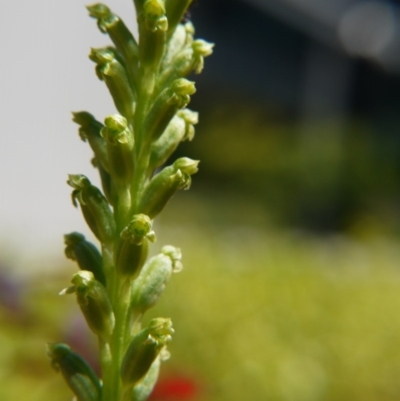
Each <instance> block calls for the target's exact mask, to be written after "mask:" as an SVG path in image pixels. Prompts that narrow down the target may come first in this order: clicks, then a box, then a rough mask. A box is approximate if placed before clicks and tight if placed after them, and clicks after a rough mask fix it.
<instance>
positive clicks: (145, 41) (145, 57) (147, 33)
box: [138, 0, 168, 69]
mask: <svg viewBox="0 0 400 401" xmlns="http://www.w3.org/2000/svg"><path fill="white" fill-rule="evenodd" d="M138 22H139V38H140V43H139V59H140V62H141V65H142V66H143V67H144V68H145V69H149V68H157V66H158V64H159V63H160V60H161V59H162V57H163V55H164V52H165V47H166V43H167V29H168V20H167V17H166V16H165V7H164V0H145V2H144V4H143V10H142V12H141V13H140V14H139V18H138Z"/></svg>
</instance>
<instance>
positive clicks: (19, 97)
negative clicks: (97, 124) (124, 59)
mask: <svg viewBox="0 0 400 401" xmlns="http://www.w3.org/2000/svg"><path fill="white" fill-rule="evenodd" d="M85 4H86V3H85V2H84V1H83V0H68V1H60V0H35V1H32V0H20V1H7V5H6V6H5V5H4V4H3V5H2V17H1V23H0V49H1V57H0V60H1V61H0V102H1V133H0V135H1V137H0V138H1V139H0V262H1V260H4V259H9V258H10V257H11V259H12V260H13V262H14V263H16V264H17V265H20V266H23V268H24V269H25V268H29V266H27V265H26V264H27V263H29V262H30V261H31V260H34V259H35V258H38V257H39V256H38V255H41V256H40V257H43V256H44V255H46V258H47V257H50V256H52V255H62V252H63V238H62V235H63V234H64V233H68V232H70V231H75V230H77V231H81V232H84V233H85V234H86V233H88V229H87V228H86V226H85V224H84V223H83V220H82V217H81V214H80V211H79V210H77V209H75V208H73V207H72V204H71V201H70V193H71V188H70V187H69V186H68V185H67V184H66V178H67V174H68V173H82V174H85V175H88V176H89V178H91V179H92V178H93V181H95V182H96V180H97V172H96V170H94V169H93V168H92V167H91V165H90V158H91V154H92V153H91V151H90V150H89V149H88V145H87V144H85V143H84V142H82V141H81V140H80V138H79V136H78V132H77V126H76V125H75V124H74V123H72V121H71V114H70V111H77V110H88V111H90V112H91V113H93V114H95V116H96V117H97V118H98V119H100V120H102V119H103V118H104V117H105V116H106V115H107V114H110V113H113V112H115V109H114V106H113V104H112V101H111V98H110V96H109V94H108V92H107V89H106V87H105V85H104V83H102V82H100V81H99V80H98V79H97V77H96V76H95V74H94V64H93V63H92V62H91V61H90V60H89V59H88V57H87V54H88V53H89V49H90V47H101V46H103V45H106V44H109V43H110V42H109V39H108V37H107V36H106V35H103V34H101V33H100V31H99V30H98V29H97V26H96V22H95V20H93V19H91V18H89V16H88V13H87V10H86V9H85V7H84V6H85ZM107 5H109V6H110V8H111V9H112V10H113V11H114V12H115V13H117V14H118V15H120V16H121V17H122V18H123V19H124V21H125V22H126V23H127V25H128V26H130V27H131V28H132V29H134V30H135V29H136V28H135V26H136V21H135V20H136V18H135V15H134V7H133V0H107ZM95 177H96V179H95ZM89 235H90V234H89ZM47 255H48V256H47Z"/></svg>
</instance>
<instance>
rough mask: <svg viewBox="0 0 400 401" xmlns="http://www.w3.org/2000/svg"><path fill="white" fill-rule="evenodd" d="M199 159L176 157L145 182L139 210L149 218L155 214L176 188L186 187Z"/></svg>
mask: <svg viewBox="0 0 400 401" xmlns="http://www.w3.org/2000/svg"><path fill="white" fill-rule="evenodd" d="M198 164H199V161H197V160H192V159H189V158H186V157H182V158H180V159H177V160H176V161H175V162H174V164H173V165H172V166H168V167H165V168H164V169H163V170H161V171H160V172H159V173H158V174H157V175H155V176H154V177H153V178H152V180H151V181H150V182H149V183H148V184H147V186H146V188H145V190H144V192H143V195H142V198H141V199H140V204H139V210H140V211H141V212H142V213H145V214H146V215H148V216H149V217H150V218H151V219H153V218H154V217H155V216H157V215H158V214H159V213H160V212H161V211H162V210H163V209H164V207H165V205H166V204H167V202H168V201H169V200H170V199H171V197H172V196H173V195H174V194H175V192H176V191H177V190H178V189H188V188H189V187H190V184H191V174H194V173H196V172H197V170H198V168H197V165H198Z"/></svg>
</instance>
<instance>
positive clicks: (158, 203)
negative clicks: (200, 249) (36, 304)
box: [48, 0, 213, 401]
mask: <svg viewBox="0 0 400 401" xmlns="http://www.w3.org/2000/svg"><path fill="white" fill-rule="evenodd" d="M190 3H191V0H134V4H135V7H136V13H137V22H138V31H139V34H138V36H139V37H138V41H137V40H136V38H135V37H134V36H133V35H132V33H131V32H130V31H129V29H128V28H127V27H126V25H125V24H124V22H123V21H122V20H121V19H120V18H119V17H118V16H117V15H115V14H114V13H113V12H112V11H111V10H110V9H109V8H108V7H107V6H105V5H104V4H94V5H91V6H88V7H87V9H88V10H89V14H90V16H91V17H93V18H95V19H96V20H97V25H98V27H99V29H100V31H101V32H103V33H105V34H108V36H109V38H110V39H111V41H112V43H113V45H112V46H108V47H105V48H101V49H92V50H91V52H90V55H89V58H90V59H91V60H92V61H93V62H94V63H95V64H96V67H95V71H96V74H97V76H98V78H99V79H100V80H101V81H104V83H105V84H106V86H107V88H108V90H109V92H110V94H111V96H112V98H113V101H114V104H115V107H116V109H117V111H118V113H117V114H111V115H109V116H107V117H106V118H105V119H104V123H101V122H100V121H98V120H96V119H95V117H94V116H93V115H92V114H90V113H88V112H86V111H80V112H76V113H73V121H74V122H76V123H77V124H78V125H79V135H80V137H81V139H82V140H83V141H85V142H88V144H89V145H90V147H91V149H92V150H93V152H94V158H93V165H94V166H95V167H96V168H97V169H98V172H99V175H100V179H101V186H102V188H101V189H99V188H97V187H96V186H95V185H93V184H92V183H91V182H90V180H89V179H88V178H87V177H86V176H84V175H79V174H71V175H70V176H69V178H68V181H67V182H68V184H69V185H70V186H71V187H72V188H73V191H72V201H73V204H74V205H75V206H76V207H79V208H80V209H81V211H82V214H83V217H84V219H85V221H86V223H87V225H88V226H89V228H90V230H91V231H92V233H93V234H94V236H95V237H96V238H97V240H98V241H99V243H100V250H99V249H98V247H97V246H96V245H94V244H93V243H91V242H89V241H87V240H86V239H85V237H84V235H82V234H80V233H77V232H73V233H70V234H67V235H65V245H66V248H65V254H66V256H67V258H69V259H72V260H74V261H76V262H77V264H78V266H79V269H80V271H79V272H78V273H76V274H74V275H73V278H72V285H71V286H70V287H68V288H65V289H64V290H62V291H61V294H75V295H76V299H77V302H78V305H79V307H80V309H81V311H82V313H83V315H84V317H85V319H86V322H87V324H88V326H89V328H90V329H91V331H92V332H93V333H95V334H96V335H97V337H98V340H99V352H100V364H101V378H99V377H98V376H97V374H96V373H95V372H94V370H93V369H92V368H91V367H90V365H89V364H88V363H87V362H86V361H85V360H84V359H83V358H82V357H81V356H80V355H78V354H77V353H75V352H73V351H72V350H71V348H70V347H69V346H68V345H66V344H61V343H53V344H49V346H48V354H49V357H50V359H51V364H52V366H53V367H54V368H55V369H56V370H57V371H60V372H61V373H62V375H63V376H64V378H65V380H66V382H67V384H68V386H69V387H70V388H71V390H72V391H73V392H74V394H75V397H76V398H77V400H78V401H122V400H123V401H144V400H146V399H147V397H148V396H149V394H150V393H151V391H152V389H153V387H154V385H155V383H156V381H157V377H158V371H159V368H160V362H161V361H162V360H164V359H167V358H168V356H169V353H168V351H167V349H166V346H167V344H168V342H169V341H170V340H171V335H172V334H173V332H174V330H173V328H172V323H171V320H170V319H169V318H161V317H160V318H155V319H152V320H151V321H150V322H149V324H148V325H147V326H145V327H143V326H142V318H143V315H144V314H145V312H146V311H147V310H148V309H150V308H151V307H152V306H154V305H155V304H156V303H157V301H158V299H159V298H160V296H161V294H162V292H163V291H164V288H165V286H166V284H167V282H168V281H169V279H170V277H171V275H172V273H174V272H178V271H180V270H181V269H182V263H181V252H180V250H179V249H178V248H175V247H173V246H170V245H167V246H164V247H162V249H161V252H160V253H159V254H158V255H155V256H153V257H151V258H148V254H149V246H150V244H151V243H153V242H154V241H155V239H156V237H155V233H154V231H153V229H152V226H153V220H154V218H155V217H156V216H157V215H158V214H159V213H160V212H161V211H162V210H163V208H164V206H165V205H166V204H167V202H168V201H169V199H170V198H171V197H172V196H173V195H174V193H175V192H176V191H177V190H179V189H189V187H190V184H191V180H192V177H191V176H192V175H193V174H195V173H196V172H197V170H198V163H199V162H198V161H196V160H192V159H189V158H186V157H182V158H179V159H177V160H175V161H174V162H173V163H172V164H171V165H169V166H167V167H162V166H163V165H164V163H166V162H167V161H168V159H169V158H170V156H171V155H172V154H173V152H174V151H175V149H176V148H177V146H178V145H179V143H180V142H182V141H185V140H192V139H193V136H194V125H195V124H197V122H198V114H197V113H196V112H194V111H192V110H190V109H188V108H186V107H187V105H188V104H189V102H190V97H191V95H193V94H194V93H195V91H196V89H195V85H194V83H193V82H191V81H189V80H188V79H186V78H185V77H187V76H188V75H189V74H190V73H192V72H194V73H196V74H198V73H200V72H201V71H202V69H203V65H204V58H205V57H207V56H209V55H210V54H211V53H212V48H213V44H211V43H208V42H206V41H204V40H201V39H194V27H193V24H192V23H191V22H187V21H185V18H184V15H185V13H186V12H187V9H188V7H189V6H190Z"/></svg>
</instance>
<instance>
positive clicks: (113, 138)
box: [101, 114, 134, 183]
mask: <svg viewBox="0 0 400 401" xmlns="http://www.w3.org/2000/svg"><path fill="white" fill-rule="evenodd" d="M104 124H105V127H103V128H102V130H101V136H102V137H103V138H104V139H105V140H106V142H107V151H108V158H109V164H110V173H111V174H112V175H113V178H114V179H115V180H117V181H122V182H124V183H129V182H130V181H131V177H132V174H133V152H132V149H133V144H134V139H133V133H132V132H131V130H130V129H129V127H128V122H127V120H126V118H125V117H123V116H121V115H119V114H113V115H111V116H108V117H106V118H105V120H104Z"/></svg>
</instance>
